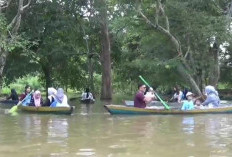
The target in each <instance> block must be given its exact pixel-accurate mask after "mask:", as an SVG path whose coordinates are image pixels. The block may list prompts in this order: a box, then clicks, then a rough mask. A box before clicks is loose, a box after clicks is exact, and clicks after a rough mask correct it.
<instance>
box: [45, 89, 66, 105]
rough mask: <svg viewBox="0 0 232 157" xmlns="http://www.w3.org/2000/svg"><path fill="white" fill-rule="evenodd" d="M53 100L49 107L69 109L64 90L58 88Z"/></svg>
mask: <svg viewBox="0 0 232 157" xmlns="http://www.w3.org/2000/svg"><path fill="white" fill-rule="evenodd" d="M55 98H56V100H55V101H54V102H53V103H52V104H51V106H50V107H70V106H69V105H68V98H67V96H66V95H65V94H64V90H63V89H62V88H58V90H57V93H56V95H55Z"/></svg>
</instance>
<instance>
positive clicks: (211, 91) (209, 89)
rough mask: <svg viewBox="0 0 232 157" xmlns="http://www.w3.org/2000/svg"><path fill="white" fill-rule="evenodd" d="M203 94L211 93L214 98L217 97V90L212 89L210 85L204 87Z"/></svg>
mask: <svg viewBox="0 0 232 157" xmlns="http://www.w3.org/2000/svg"><path fill="white" fill-rule="evenodd" d="M205 93H206V94H207V95H209V94H211V93H213V94H215V95H216V96H218V92H217V90H216V89H215V88H214V86H211V85H209V86H206V87H205Z"/></svg>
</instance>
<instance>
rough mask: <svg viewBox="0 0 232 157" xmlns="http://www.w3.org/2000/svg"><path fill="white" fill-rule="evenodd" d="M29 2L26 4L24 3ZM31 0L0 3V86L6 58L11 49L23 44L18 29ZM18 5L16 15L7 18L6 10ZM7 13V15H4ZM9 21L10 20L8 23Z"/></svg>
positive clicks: (7, 0) (5, 0)
mask: <svg viewBox="0 0 232 157" xmlns="http://www.w3.org/2000/svg"><path fill="white" fill-rule="evenodd" d="M25 2H27V3H26V4H24V3H25ZM30 3H31V0H27V1H24V0H18V3H16V4H13V2H12V1H11V0H4V1H1V3H0V21H2V22H3V25H1V26H0V27H3V28H1V31H2V32H1V37H0V39H1V41H0V42H1V45H0V86H2V80H3V70H4V67H5V65H6V59H7V56H8V54H9V52H10V51H12V50H13V49H14V48H16V47H21V46H23V45H22V44H21V42H20V36H19V35H18V30H19V27H20V24H21V20H22V14H23V13H24V12H25V10H26V8H28V7H29V5H30ZM15 6H17V11H16V13H15V14H16V15H14V16H13V18H10V19H11V20H10V19H7V17H8V15H6V14H7V13H5V12H6V10H7V9H10V8H11V7H12V8H14V7H15ZM3 13H5V17H6V18H4V16H3ZM10 13H11V14H12V12H10ZM9 17H11V16H9ZM7 21H10V22H9V23H7Z"/></svg>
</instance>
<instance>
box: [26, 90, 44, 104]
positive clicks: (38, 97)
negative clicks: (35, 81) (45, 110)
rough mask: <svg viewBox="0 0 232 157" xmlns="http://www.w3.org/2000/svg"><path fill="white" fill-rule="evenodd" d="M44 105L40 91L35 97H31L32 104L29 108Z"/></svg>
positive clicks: (36, 92)
mask: <svg viewBox="0 0 232 157" xmlns="http://www.w3.org/2000/svg"><path fill="white" fill-rule="evenodd" d="M42 104H43V99H42V97H41V93H40V91H38V90H36V91H35V93H34V94H33V96H32V97H31V103H30V104H29V106H35V107H41V106H42Z"/></svg>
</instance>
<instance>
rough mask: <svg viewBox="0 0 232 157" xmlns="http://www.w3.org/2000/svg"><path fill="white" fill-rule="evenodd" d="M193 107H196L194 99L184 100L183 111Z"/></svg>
mask: <svg viewBox="0 0 232 157" xmlns="http://www.w3.org/2000/svg"><path fill="white" fill-rule="evenodd" d="M193 109H194V104H193V101H184V104H183V105H182V107H181V110H183V111H186V110H193Z"/></svg>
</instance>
